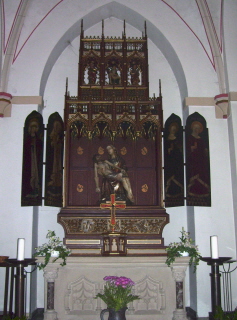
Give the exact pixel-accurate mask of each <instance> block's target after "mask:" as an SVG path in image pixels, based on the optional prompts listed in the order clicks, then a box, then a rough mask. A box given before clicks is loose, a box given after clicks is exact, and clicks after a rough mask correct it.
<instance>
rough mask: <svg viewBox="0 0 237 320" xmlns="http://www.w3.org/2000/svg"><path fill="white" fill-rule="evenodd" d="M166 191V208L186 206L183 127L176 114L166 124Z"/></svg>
mask: <svg viewBox="0 0 237 320" xmlns="http://www.w3.org/2000/svg"><path fill="white" fill-rule="evenodd" d="M164 189H165V206H166V207H174V206H183V205H184V163H183V127H182V126H181V120H180V118H179V117H178V116H176V115H175V114H172V115H171V116H170V117H169V118H168V119H167V121H166V123H165V130H164Z"/></svg>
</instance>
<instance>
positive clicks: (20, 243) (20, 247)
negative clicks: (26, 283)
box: [17, 238, 25, 260]
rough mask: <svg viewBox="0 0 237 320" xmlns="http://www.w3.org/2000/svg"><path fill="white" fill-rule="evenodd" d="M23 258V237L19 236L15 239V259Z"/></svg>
mask: <svg viewBox="0 0 237 320" xmlns="http://www.w3.org/2000/svg"><path fill="white" fill-rule="evenodd" d="M24 259H25V239H24V238H19V239H18V240H17V260H24Z"/></svg>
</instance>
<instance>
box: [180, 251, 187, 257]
mask: <svg viewBox="0 0 237 320" xmlns="http://www.w3.org/2000/svg"><path fill="white" fill-rule="evenodd" d="M180 254H181V256H182V257H188V256H189V253H188V252H187V251H184V252H180Z"/></svg>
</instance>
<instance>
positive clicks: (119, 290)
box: [95, 276, 140, 311]
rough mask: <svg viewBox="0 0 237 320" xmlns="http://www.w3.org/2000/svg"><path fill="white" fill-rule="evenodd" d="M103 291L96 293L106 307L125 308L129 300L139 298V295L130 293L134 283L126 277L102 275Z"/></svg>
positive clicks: (116, 309)
mask: <svg viewBox="0 0 237 320" xmlns="http://www.w3.org/2000/svg"><path fill="white" fill-rule="evenodd" d="M103 280H105V282H106V283H105V286H104V293H98V294H97V295H96V297H95V298H96V299H97V298H101V299H102V300H103V301H104V302H105V303H106V305H107V308H108V309H114V310H115V311H118V310H120V309H122V308H127V305H128V303H129V302H132V301H134V300H137V299H140V298H139V296H136V295H133V294H132V287H133V286H134V285H135V283H134V282H133V281H132V280H131V279H130V278H126V277H116V276H106V277H104V279H103Z"/></svg>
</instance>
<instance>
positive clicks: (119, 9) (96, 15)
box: [39, 1, 188, 103]
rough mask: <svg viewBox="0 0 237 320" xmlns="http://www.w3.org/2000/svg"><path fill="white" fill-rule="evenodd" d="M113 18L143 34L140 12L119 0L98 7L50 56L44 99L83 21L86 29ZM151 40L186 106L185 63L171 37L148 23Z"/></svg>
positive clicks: (45, 78) (44, 84) (142, 17)
mask: <svg viewBox="0 0 237 320" xmlns="http://www.w3.org/2000/svg"><path fill="white" fill-rule="evenodd" d="M110 17H115V18H117V19H119V20H122V21H124V20H125V21H126V22H127V23H128V24H130V25H131V26H133V27H134V28H136V29H137V30H139V31H141V32H142V31H143V28H144V21H145V20H146V18H145V17H144V16H142V15H141V14H139V13H138V12H136V11H135V10H133V9H131V8H129V7H127V6H125V5H123V4H121V3H118V2H117V1H111V2H109V3H107V4H105V5H103V6H100V7H98V8H96V9H95V10H93V11H91V12H90V13H88V14H87V15H85V16H83V17H82V18H81V19H80V20H78V21H77V22H76V23H75V24H74V25H73V26H71V28H69V29H68V30H67V32H65V33H64V35H63V36H62V37H61V39H60V40H59V41H58V43H57V44H56V45H55V47H54V48H53V50H52V51H51V54H50V55H49V57H48V60H47V62H46V64H45V67H44V70H43V73H42V77H41V83H40V92H39V94H40V95H41V96H43V95H44V91H45V87H46V84H47V80H48V77H49V75H50V72H51V70H52V68H53V66H54V64H55V63H56V61H57V59H58V58H59V56H60V55H61V54H62V52H63V51H64V50H65V49H66V47H67V46H68V43H69V42H72V41H73V40H74V39H75V38H76V37H78V36H79V35H80V31H81V20H82V19H83V25H84V30H87V29H88V28H90V27H92V26H93V25H95V24H97V23H99V22H100V21H102V20H103V19H107V18H110ZM146 25H147V33H148V38H149V39H150V40H151V41H152V42H153V43H154V44H155V45H156V46H157V48H158V49H159V50H160V51H161V52H162V54H163V55H164V57H165V58H166V59H167V61H168V63H169V65H170V67H171V69H172V71H173V73H174V75H175V78H176V81H177V83H178V86H179V91H180V96H181V101H182V103H183V101H184V98H186V97H187V96H188V89H187V82H186V78H185V74H184V71H183V68H182V65H181V62H180V60H179V58H178V56H177V54H176V52H175V50H174V48H173V47H172V45H171V44H170V42H169V41H168V40H167V38H166V37H165V36H164V35H163V33H162V32H161V31H160V30H159V29H158V28H157V27H156V26H155V25H154V24H153V23H151V22H150V21H147V22H146Z"/></svg>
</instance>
